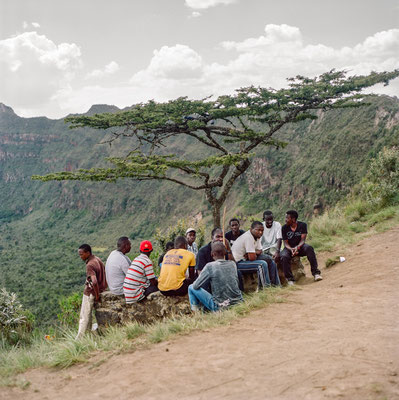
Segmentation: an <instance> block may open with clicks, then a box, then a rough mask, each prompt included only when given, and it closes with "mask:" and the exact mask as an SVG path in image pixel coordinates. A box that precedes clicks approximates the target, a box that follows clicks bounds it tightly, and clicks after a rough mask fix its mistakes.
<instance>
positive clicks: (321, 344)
mask: <svg viewBox="0 0 399 400" xmlns="http://www.w3.org/2000/svg"><path fill="white" fill-rule="evenodd" d="M398 238H399V227H397V228H395V229H393V230H391V231H389V232H385V233H382V234H377V235H375V236H372V237H369V238H367V239H365V240H363V241H362V242H360V243H359V244H357V245H354V246H352V247H350V248H348V249H346V250H345V251H343V252H342V254H340V253H335V255H341V256H344V257H346V261H345V262H344V263H340V264H337V265H335V266H333V267H331V268H330V269H328V270H326V269H322V272H323V276H324V280H323V281H321V282H317V283H314V282H312V281H311V279H310V278H309V279H308V281H307V282H306V284H305V285H303V286H301V290H298V291H295V292H292V293H290V294H289V295H288V296H287V301H286V302H285V303H282V304H273V305H270V306H267V307H265V308H264V309H262V310H258V311H255V312H253V313H251V314H250V315H249V316H247V317H245V318H242V319H240V320H237V321H236V322H234V323H232V324H231V325H230V326H224V327H220V328H216V329H212V330H209V331H206V332H198V333H194V334H191V335H189V336H180V337H176V338H175V339H173V340H170V341H168V342H164V343H161V344H158V345H154V346H153V347H151V348H150V349H144V350H140V351H136V352H134V353H130V354H124V355H117V356H113V357H112V358H111V359H110V360H108V361H106V362H104V363H103V364H101V365H99V366H98V367H94V368H93V365H90V363H89V364H88V365H87V364H85V365H78V366H74V367H72V368H69V369H67V370H63V371H50V370H46V369H37V370H33V371H28V372H27V373H25V374H24V375H23V376H24V378H25V379H27V380H29V381H30V382H31V385H30V386H29V388H28V389H26V390H22V389H19V388H2V389H0V399H15V400H17V399H30V400H36V399H40V400H43V399H58V400H62V399H68V400H69V399H73V400H80V399H85V400H87V399H103V400H106V399H112V400H117V399H135V400H139V399H147V400H148V399H351V400H354V399H359V400H360V399H361V400H365V399H381V400H382V399H399V261H398V260H399V255H398V248H399V239H398ZM320 264H321V266H322V267H323V266H324V262H323V261H321V262H320ZM308 274H309V273H308ZM298 286H299V285H298Z"/></svg>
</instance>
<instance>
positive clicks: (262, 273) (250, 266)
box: [232, 221, 280, 289]
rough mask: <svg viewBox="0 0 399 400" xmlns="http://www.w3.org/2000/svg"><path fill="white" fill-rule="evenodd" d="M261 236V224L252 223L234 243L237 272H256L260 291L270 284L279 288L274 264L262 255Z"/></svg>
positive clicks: (270, 259) (266, 256) (233, 249)
mask: <svg viewBox="0 0 399 400" xmlns="http://www.w3.org/2000/svg"><path fill="white" fill-rule="evenodd" d="M262 235H263V224H262V222H260V221H254V222H253V223H252V225H251V229H250V230H248V231H247V232H245V233H244V234H243V235H241V236H240V237H239V238H238V239H237V240H236V241H235V242H234V244H233V247H232V252H233V257H234V259H235V261H236V263H237V268H238V270H239V271H251V270H256V271H257V273H258V280H259V282H258V285H259V288H260V289H263V288H264V287H265V286H270V284H273V285H275V286H280V279H279V277H278V271H277V266H276V263H275V262H274V261H273V259H272V258H271V257H270V256H268V255H266V254H262V245H261V243H260V238H261V237H262Z"/></svg>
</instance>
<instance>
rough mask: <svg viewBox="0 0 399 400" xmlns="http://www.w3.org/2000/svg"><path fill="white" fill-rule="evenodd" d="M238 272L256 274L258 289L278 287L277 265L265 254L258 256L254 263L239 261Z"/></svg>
mask: <svg viewBox="0 0 399 400" xmlns="http://www.w3.org/2000/svg"><path fill="white" fill-rule="evenodd" d="M237 268H238V270H241V271H243V272H244V271H247V272H257V274H258V286H259V288H260V289H263V288H264V287H267V286H270V285H271V284H273V285H275V286H280V285H281V283H280V278H279V277H278V271H277V265H276V263H275V262H274V261H273V259H272V258H271V257H270V256H267V255H265V254H260V255H258V257H257V259H256V260H254V261H239V262H238V263H237Z"/></svg>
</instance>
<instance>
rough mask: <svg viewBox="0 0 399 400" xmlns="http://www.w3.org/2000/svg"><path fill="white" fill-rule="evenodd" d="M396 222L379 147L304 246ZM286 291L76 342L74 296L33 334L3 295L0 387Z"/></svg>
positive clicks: (340, 240)
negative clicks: (51, 323)
mask: <svg viewBox="0 0 399 400" xmlns="http://www.w3.org/2000/svg"><path fill="white" fill-rule="evenodd" d="M254 217H256V216H254ZM398 224H399V149H398V148H385V149H383V151H381V152H380V154H379V155H378V156H377V157H376V158H375V159H374V160H373V161H372V162H371V164H370V166H369V170H368V173H367V175H366V176H365V178H364V179H363V180H362V182H361V183H360V184H359V185H358V186H357V187H355V188H354V189H353V193H352V194H351V195H350V197H348V198H347V199H346V200H345V201H343V202H341V203H339V204H337V205H336V206H335V207H334V208H332V209H330V210H327V211H326V212H324V213H323V214H322V215H320V216H315V217H314V218H313V219H312V221H311V222H310V231H309V242H310V243H311V244H312V246H313V247H314V248H315V250H316V251H319V252H320V251H324V252H332V251H336V250H338V249H344V248H345V247H346V246H348V245H349V244H351V243H354V242H356V241H359V240H361V239H363V238H364V237H365V236H369V235H372V234H375V233H376V232H382V231H385V230H387V229H390V228H392V227H394V226H396V225H398ZM170 234H172V232H168V233H167V235H166V236H168V235H170ZM159 235H160V234H158V236H159ZM158 240H159V239H158ZM333 264H334V259H329V260H327V262H326V267H328V266H330V265H333ZM290 290H295V288H294V289H293V288H289V289H288V288H283V289H279V288H273V289H268V290H264V291H260V292H259V293H253V294H250V295H246V296H245V301H244V303H242V304H239V305H237V306H234V307H232V308H231V309H229V310H226V311H223V312H221V313H209V314H200V315H193V316H184V317H179V318H177V317H176V318H174V319H169V320H165V321H162V322H158V323H155V324H151V325H141V324H138V323H132V324H129V325H126V326H122V327H110V328H107V329H105V330H104V331H103V332H101V335H100V334H89V335H87V336H85V337H84V338H82V339H80V340H75V339H74V337H75V334H76V326H74V325H76V319H77V317H78V309H79V306H80V302H79V301H80V294H79V295H78V294H75V295H72V296H70V297H68V298H64V299H63V300H62V301H61V309H62V311H61V313H60V314H59V316H58V317H59V321H60V323H59V326H58V327H53V328H47V330H46V331H43V330H42V329H43V328H41V329H39V328H37V329H33V319H32V316H31V314H30V313H29V311H26V310H23V308H22V306H21V305H20V304H19V302H18V300H17V298H16V296H15V295H14V294H11V293H8V292H6V291H5V290H2V291H1V292H0V324H1V333H0V335H1V336H0V385H3V386H4V385H17V386H20V387H26V386H27V385H29V382H26V381H23V380H19V378H18V376H17V374H18V373H20V372H23V371H25V370H27V369H29V368H33V367H39V366H46V367H59V368H65V367H69V366H71V365H73V364H76V363H78V362H84V361H85V360H86V359H87V355H89V354H94V353H95V352H98V351H101V352H103V358H102V359H101V360H100V361H97V363H102V362H104V361H105V360H106V359H107V358H108V357H110V356H112V354H114V353H115V352H120V351H122V350H123V351H126V350H129V351H134V350H135V349H137V348H140V347H143V346H146V345H150V344H151V343H158V342H161V341H164V340H167V339H170V338H171V337H172V336H173V335H178V334H187V333H189V332H192V331H193V330H202V329H207V328H212V327H215V326H220V325H226V324H229V323H231V322H232V321H233V320H235V319H236V318H239V317H241V316H243V315H246V314H247V313H248V312H250V311H251V310H254V309H257V308H260V307H264V306H265V305H267V304H271V303H278V302H283V301H284V299H285V295H286V294H287V293H288V292H289V291H290Z"/></svg>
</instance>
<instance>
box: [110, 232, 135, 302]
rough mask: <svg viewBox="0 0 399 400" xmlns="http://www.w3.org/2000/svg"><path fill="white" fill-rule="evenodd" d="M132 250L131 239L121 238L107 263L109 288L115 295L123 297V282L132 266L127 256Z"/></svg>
mask: <svg viewBox="0 0 399 400" xmlns="http://www.w3.org/2000/svg"><path fill="white" fill-rule="evenodd" d="M131 248H132V245H131V243H130V240H129V238H128V237H127V236H122V237H120V238H119V239H118V243H117V249H116V250H113V251H112V252H111V254H110V255H109V256H108V258H107V262H106V263H105V275H106V277H107V282H108V288H109V290H110V291H111V293H113V294H117V295H123V282H124V280H125V276H126V273H127V270H128V269H129V267H130V264H131V261H130V258H129V257H128V256H127V255H126V254H127V253H129V252H130V250H131Z"/></svg>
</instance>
